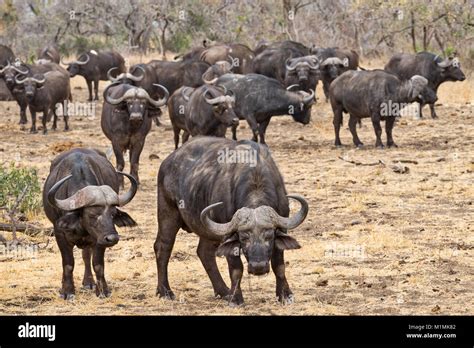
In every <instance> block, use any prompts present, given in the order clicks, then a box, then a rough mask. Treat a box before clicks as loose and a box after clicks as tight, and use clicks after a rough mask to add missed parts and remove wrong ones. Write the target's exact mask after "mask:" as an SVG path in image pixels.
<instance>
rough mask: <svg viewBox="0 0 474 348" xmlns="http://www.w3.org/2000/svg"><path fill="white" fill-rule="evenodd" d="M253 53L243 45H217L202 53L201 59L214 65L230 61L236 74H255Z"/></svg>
mask: <svg viewBox="0 0 474 348" xmlns="http://www.w3.org/2000/svg"><path fill="white" fill-rule="evenodd" d="M254 58H255V55H254V53H253V51H252V50H251V49H250V48H248V47H247V46H245V45H242V44H228V45H215V46H211V47H209V48H206V49H205V50H204V51H202V52H201V54H200V56H199V59H200V60H202V61H203V62H206V63H208V64H209V65H213V64H215V63H217V62H219V61H228V62H229V63H230V64H231V65H232V72H233V73H234V74H248V73H251V72H253V59H254Z"/></svg>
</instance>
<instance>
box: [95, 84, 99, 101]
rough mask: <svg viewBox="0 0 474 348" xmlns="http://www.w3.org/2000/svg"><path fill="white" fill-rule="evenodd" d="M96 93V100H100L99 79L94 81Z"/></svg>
mask: <svg viewBox="0 0 474 348" xmlns="http://www.w3.org/2000/svg"><path fill="white" fill-rule="evenodd" d="M94 94H95V98H94V100H99V80H95V81H94Z"/></svg>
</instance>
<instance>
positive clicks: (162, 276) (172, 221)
mask: <svg viewBox="0 0 474 348" xmlns="http://www.w3.org/2000/svg"><path fill="white" fill-rule="evenodd" d="M180 219H181V218H180V216H179V211H178V210H177V208H175V207H172V206H170V205H169V204H168V203H167V202H166V200H165V199H163V198H162V197H161V196H160V195H159V194H158V234H157V235H156V240H155V244H154V246H153V247H154V250H155V256H156V267H157V269H158V286H157V288H156V294H157V295H160V297H164V298H167V299H170V300H174V299H175V296H174V293H173V291H171V288H170V284H169V281H168V263H169V261H170V256H171V251H172V250H173V246H174V242H175V240H176V234H177V233H178V230H179V228H180V225H179V221H180Z"/></svg>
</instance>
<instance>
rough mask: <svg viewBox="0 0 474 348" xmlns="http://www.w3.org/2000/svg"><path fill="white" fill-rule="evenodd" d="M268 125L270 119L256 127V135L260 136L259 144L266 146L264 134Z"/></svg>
mask: <svg viewBox="0 0 474 348" xmlns="http://www.w3.org/2000/svg"><path fill="white" fill-rule="evenodd" d="M269 123H270V117H269V118H268V119H266V120H265V121H263V122H262V123H260V124H259V125H258V135H259V136H260V144H266V143H265V132H266V130H267V127H268V124H269Z"/></svg>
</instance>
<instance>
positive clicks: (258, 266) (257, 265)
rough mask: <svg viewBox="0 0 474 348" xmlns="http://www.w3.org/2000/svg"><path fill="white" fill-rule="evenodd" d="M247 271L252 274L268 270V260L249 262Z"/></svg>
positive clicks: (259, 273) (264, 272)
mask: <svg viewBox="0 0 474 348" xmlns="http://www.w3.org/2000/svg"><path fill="white" fill-rule="evenodd" d="M248 271H249V273H250V274H253V275H263V274H267V273H268V272H270V265H269V264H268V261H260V262H252V261H251V262H249V266H248Z"/></svg>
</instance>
